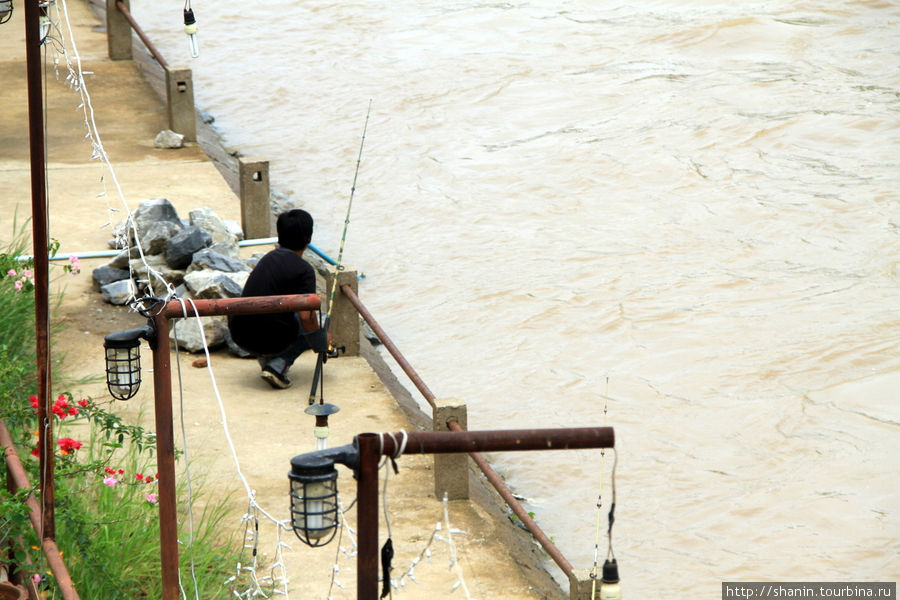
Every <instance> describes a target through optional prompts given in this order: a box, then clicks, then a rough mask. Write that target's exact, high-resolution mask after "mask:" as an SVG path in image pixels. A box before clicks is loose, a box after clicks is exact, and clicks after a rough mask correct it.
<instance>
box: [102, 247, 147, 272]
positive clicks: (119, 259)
mask: <svg viewBox="0 0 900 600" xmlns="http://www.w3.org/2000/svg"><path fill="white" fill-rule="evenodd" d="M139 256H140V252H138V249H137V248H131V251H130V252H129V251H128V250H122V251H121V252H119V253H118V254H117V255H116V256H114V257H113V259H112V260H111V261H109V262H108V263H106V264H105V265H103V266H104V267H112V268H113V269H127V268H128V261H129V260H131V259H132V258H138V257H139Z"/></svg>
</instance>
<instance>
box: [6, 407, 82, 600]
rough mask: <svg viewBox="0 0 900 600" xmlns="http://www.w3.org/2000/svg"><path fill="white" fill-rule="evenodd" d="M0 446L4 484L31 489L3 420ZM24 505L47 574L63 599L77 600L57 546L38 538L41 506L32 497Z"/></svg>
mask: <svg viewBox="0 0 900 600" xmlns="http://www.w3.org/2000/svg"><path fill="white" fill-rule="evenodd" d="M0 446H3V447H5V450H4V451H3V458H4V460H5V461H6V472H7V484H8V486H9V488H10V491H11V492H15V491H17V490H28V489H31V482H29V481H28V475H27V474H26V473H25V467H24V466H22V460H21V459H20V458H19V454H18V453H17V452H16V447H15V444H14V443H13V440H12V436H11V435H10V434H9V429H7V428H6V423H5V422H4V421H3V419H0ZM25 505H26V506H27V507H28V509H29V512H28V518H29V519H30V520H31V526H32V528H34V531H35V533H37V536H38V539H40V540H41V551H43V553H44V557H45V558H46V559H47V566H48V567H50V572H51V573H53V576H54V577H55V578H56V583H57V585H58V586H59V591H60V594H61V595H62V597H63V600H79V598H78V592H77V591H75V585H74V584H73V583H72V578H71V577H70V576H69V570H68V569H67V568H66V565H65V563H64V562H63V559H62V556H61V555H60V552H59V547H58V546H57V545H56V542H55V541H53V540H52V539H49V538H46V537H42V536H41V527H42V524H41V521H42V519H41V507H40V506H38V503H37V500H36V499H35V497H34V494H31V495H29V496H28V499H27V500H26V501H25ZM26 583H27V582H26ZM32 587H33V586H32ZM30 591H31V592H32V594H33V595H32V597H37V596H36V593H37V591H36V590H30Z"/></svg>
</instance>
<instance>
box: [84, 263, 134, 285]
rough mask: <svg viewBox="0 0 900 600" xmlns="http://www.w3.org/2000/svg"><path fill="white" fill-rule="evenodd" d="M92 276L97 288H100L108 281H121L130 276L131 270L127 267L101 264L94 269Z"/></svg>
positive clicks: (107, 283) (108, 282)
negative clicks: (121, 267) (120, 267)
mask: <svg viewBox="0 0 900 600" xmlns="http://www.w3.org/2000/svg"><path fill="white" fill-rule="evenodd" d="M92 276H93V278H94V283H95V284H96V286H97V288H98V289H99V288H102V287H103V286H105V285H109V284H110V283H115V282H116V281H122V280H123V279H128V278H130V277H131V272H129V271H128V270H127V269H117V268H115V267H110V266H108V265H103V266H100V267H97V268H96V269H94V271H93V273H92Z"/></svg>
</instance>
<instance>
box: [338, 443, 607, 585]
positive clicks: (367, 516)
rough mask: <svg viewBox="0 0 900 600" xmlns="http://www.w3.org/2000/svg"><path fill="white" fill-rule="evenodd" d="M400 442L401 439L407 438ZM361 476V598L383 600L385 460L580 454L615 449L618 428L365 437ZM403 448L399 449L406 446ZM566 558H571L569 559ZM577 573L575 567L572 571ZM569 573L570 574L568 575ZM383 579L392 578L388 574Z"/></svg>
mask: <svg viewBox="0 0 900 600" xmlns="http://www.w3.org/2000/svg"><path fill="white" fill-rule="evenodd" d="M404 438H405V441H404V442H399V441H398V440H404ZM355 443H356V445H357V447H358V449H359V467H358V474H357V479H358V483H357V492H356V495H357V502H358V504H357V509H356V510H357V544H358V554H357V579H356V593H357V596H356V597H357V598H358V600H375V599H376V598H378V510H377V509H376V507H377V506H378V461H379V459H380V457H381V456H393V457H397V456H399V455H400V454H445V453H456V452H474V451H476V450H481V451H485V452H504V451H520V450H574V449H576V448H612V447H613V446H614V444H615V434H614V432H613V428H612V427H577V428H572V429H518V430H506V431H504V430H492V431H462V432H458V433H457V432H449V431H439V432H411V433H405V432H397V433H394V434H376V433H362V434H360V435H358V436H356V439H355ZM401 443H402V446H400V445H398V444H401ZM564 560H565V559H564ZM571 571H572V568H571V565H570V566H569V572H571ZM567 575H568V572H567ZM382 576H383V577H390V575H389V574H388V573H383V575H382Z"/></svg>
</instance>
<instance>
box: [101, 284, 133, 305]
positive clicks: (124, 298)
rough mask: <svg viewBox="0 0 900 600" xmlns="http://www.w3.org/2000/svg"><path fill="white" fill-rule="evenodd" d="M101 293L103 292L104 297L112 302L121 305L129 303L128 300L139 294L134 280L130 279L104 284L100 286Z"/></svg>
mask: <svg viewBox="0 0 900 600" xmlns="http://www.w3.org/2000/svg"><path fill="white" fill-rule="evenodd" d="M100 293H101V294H103V299H104V300H106V301H107V302H109V303H110V304H116V305H119V306H121V305H124V304H128V301H129V300H131V298H133V297H134V296H135V295H136V294H137V290H136V289H135V287H134V282H132V281H131V280H130V279H121V280H119V281H114V282H113V283H109V284H107V285H104V286H103V287H101V288H100Z"/></svg>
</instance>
